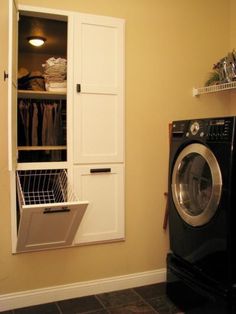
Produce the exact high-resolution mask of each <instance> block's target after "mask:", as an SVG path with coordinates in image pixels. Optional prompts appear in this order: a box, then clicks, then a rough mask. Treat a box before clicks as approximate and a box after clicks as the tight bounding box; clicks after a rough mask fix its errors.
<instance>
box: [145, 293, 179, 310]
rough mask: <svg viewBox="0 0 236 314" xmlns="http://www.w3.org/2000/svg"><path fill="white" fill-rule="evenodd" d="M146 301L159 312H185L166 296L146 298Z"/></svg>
mask: <svg viewBox="0 0 236 314" xmlns="http://www.w3.org/2000/svg"><path fill="white" fill-rule="evenodd" d="M145 301H146V302H147V303H149V304H150V305H151V306H152V307H153V308H154V309H155V310H156V311H157V312H158V313H159V314H177V313H178V314H179V313H183V312H182V311H181V310H180V309H178V308H177V307H176V306H175V305H174V304H173V303H172V302H171V301H170V300H169V299H168V298H167V297H166V296H159V297H156V298H151V299H146V300H145Z"/></svg>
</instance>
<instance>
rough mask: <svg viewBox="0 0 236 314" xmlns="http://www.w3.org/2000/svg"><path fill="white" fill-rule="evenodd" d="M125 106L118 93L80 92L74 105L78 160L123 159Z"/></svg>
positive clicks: (87, 161)
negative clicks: (123, 117)
mask: <svg viewBox="0 0 236 314" xmlns="http://www.w3.org/2000/svg"><path fill="white" fill-rule="evenodd" d="M122 115H123V113H122V107H120V104H119V99H118V97H117V96H116V95H93V94H90V95H87V96H86V97H84V96H83V95H81V98H80V104H78V106H77V107H76V108H75V116H76V117H78V120H77V123H75V135H76V138H77V140H76V142H77V143H78V145H74V150H75V155H76V156H77V157H78V158H76V161H78V162H79V163H93V162H94V161H96V162H119V161H123V119H122Z"/></svg>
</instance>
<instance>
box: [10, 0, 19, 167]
mask: <svg viewBox="0 0 236 314" xmlns="http://www.w3.org/2000/svg"><path fill="white" fill-rule="evenodd" d="M17 11H18V8H17V1H15V0H10V1H9V25H8V78H9V79H8V158H9V160H8V167H9V170H14V169H16V162H17V156H16V146H17V144H16V138H17V135H16V134H17V132H16V125H17V118H16V112H17V109H16V105H17V45H18V37H17V34H18V21H17Z"/></svg>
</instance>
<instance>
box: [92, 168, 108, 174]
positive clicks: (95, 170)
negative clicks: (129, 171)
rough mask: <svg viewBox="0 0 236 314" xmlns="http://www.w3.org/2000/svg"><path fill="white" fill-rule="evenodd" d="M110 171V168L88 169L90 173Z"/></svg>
mask: <svg viewBox="0 0 236 314" xmlns="http://www.w3.org/2000/svg"><path fill="white" fill-rule="evenodd" d="M100 172H111V168H94V169H90V173H100Z"/></svg>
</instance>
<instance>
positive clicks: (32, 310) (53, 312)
mask: <svg viewBox="0 0 236 314" xmlns="http://www.w3.org/2000/svg"><path fill="white" fill-rule="evenodd" d="M14 313H15V314H60V311H59V309H58V307H57V306H56V304H55V303H47V304H40V305H34V306H30V307H24V308H21V309H17V310H14Z"/></svg>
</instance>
